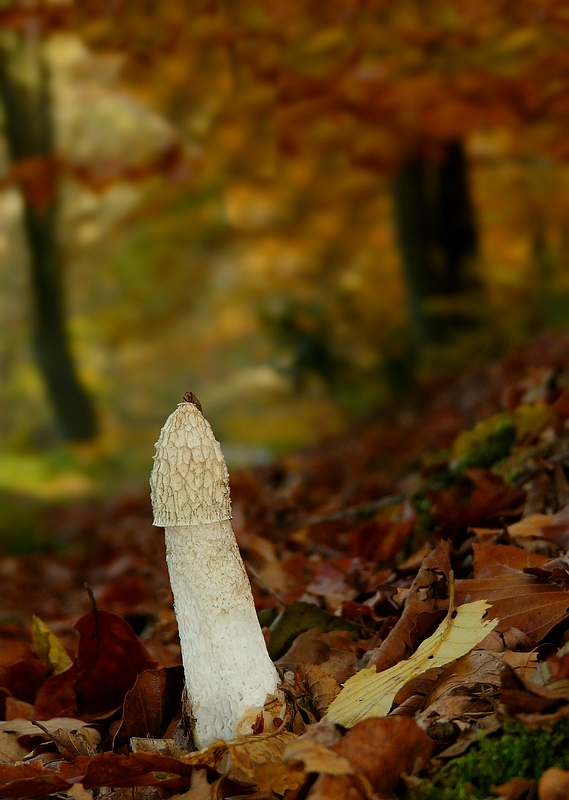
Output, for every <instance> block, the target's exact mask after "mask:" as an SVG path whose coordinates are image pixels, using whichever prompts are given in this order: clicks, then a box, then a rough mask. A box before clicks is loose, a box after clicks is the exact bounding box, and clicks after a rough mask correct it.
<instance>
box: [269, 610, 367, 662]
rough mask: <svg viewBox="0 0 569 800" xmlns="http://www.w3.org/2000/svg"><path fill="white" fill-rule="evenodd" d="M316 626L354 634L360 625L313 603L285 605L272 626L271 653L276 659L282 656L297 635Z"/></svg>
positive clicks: (325, 629)
mask: <svg viewBox="0 0 569 800" xmlns="http://www.w3.org/2000/svg"><path fill="white" fill-rule="evenodd" d="M311 628H316V629H317V630H319V631H321V632H323V633H324V632H327V631H337V630H344V631H350V632H351V633H352V634H353V635H354V636H355V635H357V634H358V632H359V625H354V623H353V622H348V620H345V619H342V618H341V617H336V616H334V614H330V613H329V612H328V611H324V609H322V608H319V607H318V606H316V605H314V604H313V603H305V602H300V601H299V602H296V603H292V604H291V605H289V606H285V607H284V608H283V610H282V611H281V612H280V614H279V615H278V617H277V618H276V619H275V621H274V622H273V623H272V625H271V627H270V629H269V630H270V632H271V638H270V640H269V645H268V650H269V655H270V656H271V658H272V659H273V661H274V660H276V659H278V658H280V656H282V655H283V653H286V652H287V650H288V649H289V648H290V646H291V645H292V643H293V641H294V640H295V639H296V637H297V636H298V635H299V634H301V633H304V632H305V631H308V630H310V629H311Z"/></svg>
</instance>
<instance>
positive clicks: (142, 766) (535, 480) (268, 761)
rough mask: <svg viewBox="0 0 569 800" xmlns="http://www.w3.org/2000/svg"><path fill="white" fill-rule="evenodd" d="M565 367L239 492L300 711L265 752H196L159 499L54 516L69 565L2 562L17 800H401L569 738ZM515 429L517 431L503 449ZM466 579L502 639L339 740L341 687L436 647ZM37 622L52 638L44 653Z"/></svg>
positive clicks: (372, 432)
mask: <svg viewBox="0 0 569 800" xmlns="http://www.w3.org/2000/svg"><path fill="white" fill-rule="evenodd" d="M568 349H569V343H568V340H567V337H566V336H564V337H562V336H559V337H556V338H554V337H550V338H545V339H542V340H538V341H537V342H536V343H535V344H534V345H532V346H531V347H528V348H526V349H525V350H521V351H518V352H517V353H514V354H513V355H512V356H511V357H510V358H509V359H508V360H506V361H505V362H503V363H502V364H501V365H496V366H493V367H490V368H487V369H485V370H483V371H480V372H478V373H477V374H475V375H466V376H464V378H462V379H461V380H459V381H458V382H455V383H449V385H448V386H447V387H446V388H442V387H441V386H440V385H437V386H432V387H430V386H429V385H426V386H425V387H424V392H423V397H424V402H423V403H422V404H421V406H420V407H417V406H416V405H414V404H413V403H411V402H410V403H409V405H408V406H407V407H406V408H405V409H402V410H401V411H400V412H399V413H398V414H396V415H395V416H394V417H393V418H392V419H391V420H390V421H387V422H377V423H375V424H373V425H368V426H366V427H363V428H362V429H361V430H360V431H359V432H353V433H352V434H351V435H349V436H346V437H344V438H343V439H336V440H334V441H331V442H330V443H329V444H327V445H323V446H321V447H319V448H315V449H313V450H312V451H308V452H306V453H304V454H298V455H295V456H290V457H286V458H283V459H281V460H280V461H278V462H275V463H274V464H272V465H270V466H268V467H264V468H258V469H255V470H248V471H242V472H238V473H235V474H234V475H233V477H232V487H233V502H234V524H235V528H236V532H237V537H238V541H239V544H240V547H241V550H242V552H243V555H244V558H245V562H246V565H247V567H248V569H249V571H250V577H251V581H252V585H253V589H254V594H255V598H256V602H257V605H258V608H259V612H260V619H261V621H262V624H263V625H264V626H265V632H266V637H267V640H268V646H269V651H270V652H271V654H272V657H273V658H274V659H276V663H277V665H279V666H280V667H281V668H282V670H283V675H284V681H285V686H286V687H287V692H288V693H289V697H290V702H291V705H290V709H289V711H288V712H287V715H286V719H283V721H282V727H281V728H280V729H278V730H277V731H276V732H274V733H273V732H262V731H259V732H257V733H256V734H255V735H253V736H251V737H246V738H244V739H237V740H234V741H233V742H228V743H224V742H218V743H216V744H214V745H211V746H210V747H208V748H205V749H204V750H202V751H198V752H190V751H189V750H188V746H187V741H186V740H185V738H184V736H183V734H182V733H181V731H180V729H179V721H180V715H181V692H182V684H183V676H182V670H181V666H180V656H179V645H178V641H177V636H176V622H175V617H174V614H173V610H172V598H171V594H170V592H169V588H168V581H167V572H166V565H165V558H164V552H163V541H162V535H161V532H160V531H159V530H157V529H154V528H153V527H152V525H151V522H150V520H151V516H150V508H149V502H148V499H147V494H146V492H144V493H143V494H141V495H131V496H128V497H123V498H119V499H117V500H116V501H114V502H112V503H110V502H107V503H106V504H102V505H101V504H95V503H92V504H87V505H85V504H83V505H79V506H71V507H69V508H62V509H61V510H60V511H57V512H56V511H53V512H51V514H50V516H48V517H46V520H45V524H46V526H48V528H49V531H50V535H51V537H52V538H53V540H54V541H55V540H57V538H58V537H59V538H60V540H61V542H62V543H63V542H65V549H66V551H67V552H66V553H65V555H56V554H55V553H49V552H46V553H43V554H41V555H40V554H37V555H30V556H27V557H25V558H21V559H14V558H4V559H2V561H0V580H1V582H2V598H3V600H2V610H3V616H2V621H1V624H0V658H1V662H2V663H1V666H0V686H1V690H2V716H3V719H4V720H5V721H4V722H1V723H0V732H1V735H0V753H1V758H2V760H3V763H2V764H0V784H1V787H2V789H1V793H2V795H3V796H6V797H29V796H32V795H36V794H52V793H57V792H60V791H66V790H68V789H71V787H73V786H76V785H79V784H80V785H81V787H82V790H81V791H84V792H89V791H90V790H96V789H98V788H100V787H112V791H111V796H116V797H117V798H118V797H120V793H121V787H125V788H126V787H129V789H130V790H133V791H135V796H138V795H137V794H136V793H137V792H139V791H140V792H142V787H150V786H152V787H154V791H155V793H156V796H157V797H165V798H166V797H169V796H171V794H172V793H173V792H174V791H176V792H182V793H184V792H186V793H188V797H189V798H190V797H193V796H194V794H195V795H196V796H204V797H208V798H214V797H230V796H231V797H232V796H238V795H241V794H243V795H250V794H251V792H253V791H254V792H257V795H256V796H259V797H268V798H269V797H271V798H276V797H280V796H283V795H284V797H285V798H287V800H293V799H294V798H298V797H305V796H308V797H311V798H318V797H327V798H328V797H331V798H338V799H339V800H340V798H342V800H343V799H344V798H347V797H354V798H360V797H362V798H364V797H365V798H368V797H372V796H380V797H387V796H390V795H391V794H392V793H393V792H394V791H395V790H397V791H401V790H402V787H403V784H402V783H401V779H402V777H403V776H410V775H412V774H415V775H419V776H421V777H422V778H423V779H424V778H426V777H428V776H431V777H432V778H433V779H434V780H435V781H436V780H437V771H438V770H439V769H440V766H441V765H442V764H443V763H445V762H447V761H448V759H452V758H459V756H460V754H461V753H463V752H464V751H465V750H466V749H467V748H468V746H469V743H471V742H474V741H475V740H476V738H477V736H478V732H479V731H480V730H485V731H490V732H493V733H494V734H495V735H497V736H498V735H499V734H500V731H501V729H502V726H503V725H504V724H506V723H508V724H509V722H511V721H517V722H518V723H521V724H522V726H523V725H534V726H535V725H545V724H551V723H555V722H556V721H559V720H562V719H564V718H565V717H566V715H567V702H568V700H569V695H568V693H567V689H566V685H565V684H566V674H567V663H566V662H567V659H568V656H567V655H566V652H565V651H566V648H565V646H564V642H565V638H566V630H567V625H568V624H569V616H568V611H567V609H568V608H569V601H568V598H569V595H568V594H567V586H568V578H567V569H568V567H567V559H566V555H565V551H566V546H567V541H568V536H569V533H568V531H569V523H568V515H567V507H568V506H569V488H568V484H567V477H566V474H565V459H566V458H567V456H566V453H567V431H566V428H567V425H566V420H567V419H568V418H569V405H568V403H567V396H569V383H568V378H567V372H566V357H567V352H568ZM429 395H430V399H428V400H427V399H426V398H427V397H429ZM506 418H508V419H510V420H511V421H512V424H514V423H513V421H514V420H516V421H517V422H516V424H517V428H516V431H517V433H516V436H513V437H510V439H509V440H508V441H507V443H506V444H504V440H500V439H499V438H498V440H497V439H496V436H498V437H499V436H500V435H501V434H500V432H501V431H503V430H504V426H505V422H504V420H505V419H506ZM520 420H523V425H522V423H521V422H520ZM475 422H478V423H479V424H478V425H474V424H473V423H475ZM468 428H470V430H468ZM495 431H498V433H497V434H496V433H495ZM497 441H498V442H499V441H502V447H503V449H502V452H501V453H500V452H498V451H497V450H496V447H497V444H496V442H497ZM485 448H486V449H485ZM489 453H490V454H493V455H490V456H489V455H488V454H489ZM466 454H468V456H469V464H468V465H467V466H460V464H461V463H462V464H464V463H465V462H464V459H465V457H466ZM461 459H462V461H461ZM476 459H478V461H479V462H480V461H482V462H484V463H485V466H484V467H482V466H475V465H474V463H473V462H474V461H476ZM488 461H491V462H492V463H488ZM451 569H452V570H453V571H454V574H455V592H456V599H455V602H456V603H457V604H458V603H469V602H473V601H475V600H478V599H481V600H485V601H487V602H488V603H489V604H490V605H491V607H490V609H489V611H488V619H491V620H498V622H497V626H496V627H495V629H494V630H493V631H492V632H491V633H490V634H488V635H487V636H486V638H484V640H483V641H482V642H481V643H480V644H479V645H478V646H477V647H476V648H474V649H473V650H471V651H470V652H469V653H467V654H466V655H463V656H461V657H460V658H458V659H456V660H454V661H452V662H451V663H450V664H448V665H447V666H442V667H438V668H436V669H430V670H427V671H425V672H423V673H422V674H420V675H417V676H416V677H414V678H413V679H412V680H411V681H409V682H408V683H406V684H405V685H404V686H403V687H402V688H401V689H399V690H398V692H397V694H396V695H395V699H394V702H393V705H392V708H391V710H390V712H389V714H388V715H387V716H384V717H371V718H368V719H364V720H362V721H361V722H358V723H357V724H356V725H355V726H354V727H353V728H352V729H350V730H348V731H345V730H342V729H340V728H338V727H336V726H335V725H333V724H332V723H331V722H330V721H329V719H328V718H327V717H326V711H327V709H328V707H329V706H330V704H331V703H332V701H333V700H334V698H335V697H337V695H338V693H339V692H340V685H341V684H342V683H344V682H345V681H346V680H348V679H349V678H350V677H351V676H353V675H356V674H358V673H359V671H360V670H361V669H362V668H364V667H365V668H369V667H370V666H372V665H374V666H375V667H376V669H377V671H378V672H379V673H381V672H382V671H384V670H386V669H388V668H392V667H394V666H396V665H397V664H399V663H401V661H402V660H404V659H406V658H408V657H409V656H410V655H411V654H412V653H413V652H415V651H416V650H417V648H418V647H419V645H420V644H421V642H423V641H424V640H425V639H426V638H427V637H428V636H430V635H431V634H432V633H433V632H434V630H435V628H436V627H437V625H438V624H439V623H440V622H441V620H442V619H443V617H444V616H445V614H446V613H447V610H448V605H449V591H450V580H451V576H450V570H451ZM86 582H87V584H88V585H89V586H91V587H92V599H90V593H89V592H88V591H87V590H86V589H85V583H86ZM90 591H91V590H90ZM93 602H94V603H95V606H93ZM81 611H83V613H82V614H81ZM31 614H35V615H37V616H38V617H40V618H41V619H42V620H43V621H44V622H45V623H47V626H48V627H47V628H44V627H42V626H41V625H39V624H34V628H33V633H32V629H31V618H30V615H31ZM62 645H63V647H62ZM547 766H549V767H551V768H557V772H555V771H553V772H552V771H551V770H549V771H548V772H547V773H546V775H544V779H543V785H542V782H541V781H540V788H539V792H540V794H539V797H540V798H544V800H547V798H549V796H550V795H548V794H547V791H549V789H547V786H549V785H550V784H552V783H553V785H554V786H561V785H564V784H563V781H566V774H567V773H566V772H564V771H563V769H565V768H566V766H567V765H565V764H564V762H563V763H560V762H555V763H551V764H548V765H547ZM510 777H511V778H514V777H516V775H514V774H512V775H511V776H510ZM518 777H519V778H520V779H522V778H523V779H524V780H526V782H527V781H529V783H527V785H528V787H532V786H534V783H532V779H531V776H529V777H528V776H527V775H520V776H518ZM405 780H407V781H409V780H411V778H409V777H406V778H405ZM409 785H411V784H409ZM413 785H414V786H417V785H419V784H413ZM471 788H472V792H473V794H472V796H473V797H476V796H478V795H477V794H476V787H475V786H474V787H471ZM73 791H74V792H77V791H79V790H78V788H76V789H74V790H73ZM198 793H200V794H199V795H198ZM374 793H375V794H374ZM141 796H142V795H141Z"/></svg>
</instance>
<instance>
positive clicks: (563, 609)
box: [456, 544, 569, 642]
mask: <svg viewBox="0 0 569 800" xmlns="http://www.w3.org/2000/svg"><path fill="white" fill-rule="evenodd" d="M473 549H474V577H473V578H468V579H465V580H461V581H457V583H456V598H457V602H458V603H460V602H464V601H465V600H466V599H467V598H468V599H469V600H470V601H473V600H480V599H484V600H487V601H488V602H489V603H491V604H492V608H491V609H490V611H489V612H488V616H489V618H491V619H499V623H498V626H497V628H496V630H497V631H502V632H503V631H506V630H507V629H508V628H512V627H515V628H518V629H519V630H521V631H523V633H525V634H527V635H529V636H531V637H532V638H533V639H534V640H535V641H536V642H540V641H541V640H542V639H543V638H544V637H545V636H547V634H548V633H549V632H550V631H551V630H553V628H555V627H556V626H557V625H559V624H560V623H562V622H563V621H564V620H565V619H567V616H568V613H569V612H568V609H569V592H568V591H566V590H565V589H562V588H560V587H559V586H557V585H555V584H551V583H547V582H546V581H544V580H541V579H540V578H538V577H536V576H534V575H528V574H527V573H526V572H524V571H523V570H524V569H526V568H533V567H541V566H542V565H543V564H544V563H545V562H546V561H547V558H546V557H545V556H539V555H536V554H534V553H528V552H526V551H525V550H520V549H519V548H517V547H512V546H509V545H486V544H475V545H473Z"/></svg>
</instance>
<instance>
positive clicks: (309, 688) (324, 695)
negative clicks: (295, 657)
mask: <svg viewBox="0 0 569 800" xmlns="http://www.w3.org/2000/svg"><path fill="white" fill-rule="evenodd" d="M294 685H295V689H296V690H297V691H298V692H299V694H300V693H301V692H306V693H307V694H308V695H309V696H310V697H311V699H312V704H313V706H314V709H315V710H316V712H317V713H318V715H319V716H320V717H322V716H324V714H325V713H326V712H327V711H328V707H329V705H330V703H331V702H332V701H333V700H334V698H335V697H337V695H338V694H339V693H340V684H339V683H338V681H337V680H336V679H335V678H333V677H332V676H331V675H328V673H327V672H325V671H324V669H322V667H319V666H318V665H317V664H301V665H300V666H298V667H297V668H296V670H295V671H294Z"/></svg>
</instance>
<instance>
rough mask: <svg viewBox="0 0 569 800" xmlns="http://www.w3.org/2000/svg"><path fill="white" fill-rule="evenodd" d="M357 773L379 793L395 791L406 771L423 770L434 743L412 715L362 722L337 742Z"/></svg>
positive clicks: (337, 750)
mask: <svg viewBox="0 0 569 800" xmlns="http://www.w3.org/2000/svg"><path fill="white" fill-rule="evenodd" d="M333 749H334V751H335V752H336V753H337V754H338V755H340V756H344V757H345V758H346V759H347V760H348V761H349V762H350V764H351V765H352V767H353V768H354V771H355V772H356V773H359V774H361V775H363V776H364V777H365V778H366V779H367V780H368V781H369V782H370V784H371V785H372V787H373V789H374V791H375V792H377V793H378V794H380V795H381V794H384V795H387V794H390V793H391V792H393V790H394V789H395V787H396V786H397V784H398V783H399V779H400V777H401V775H402V774H403V773H405V774H406V775H412V774H414V773H416V772H417V771H418V770H420V769H421V768H422V767H423V766H424V765H425V764H426V762H427V761H428V760H429V758H430V757H431V755H432V753H433V749H434V743H433V742H432V741H431V739H429V737H428V736H427V734H426V733H425V732H424V731H422V730H421V728H419V726H418V725H417V723H416V722H415V720H413V719H410V718H409V717H383V718H381V719H378V718H374V719H366V720H362V722H358V724H357V725H355V726H354V727H353V728H352V729H351V730H350V731H348V733H347V735H346V736H345V737H344V738H343V739H342V740H341V741H340V742H338V744H337V745H334V748H333Z"/></svg>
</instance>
